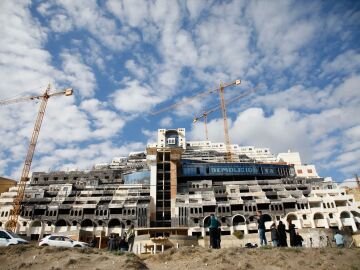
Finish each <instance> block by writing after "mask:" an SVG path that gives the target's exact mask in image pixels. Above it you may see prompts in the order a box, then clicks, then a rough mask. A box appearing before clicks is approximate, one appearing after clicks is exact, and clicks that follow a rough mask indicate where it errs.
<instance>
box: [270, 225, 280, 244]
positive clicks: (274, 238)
mask: <svg viewBox="0 0 360 270" xmlns="http://www.w3.org/2000/svg"><path fill="white" fill-rule="evenodd" d="M270 229H271V241H272V243H273V246H274V247H278V246H279V233H278V231H277V229H276V224H275V223H273V224H272V225H271V227H270Z"/></svg>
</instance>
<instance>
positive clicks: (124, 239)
mask: <svg viewBox="0 0 360 270" xmlns="http://www.w3.org/2000/svg"><path fill="white" fill-rule="evenodd" d="M134 240H135V229H134V225H131V226H130V228H129V229H128V231H127V232H126V233H124V234H123V235H122V236H120V237H118V236H116V235H115V234H111V235H110V236H109V241H108V250H109V251H115V250H120V251H129V252H132V250H133V246H134Z"/></svg>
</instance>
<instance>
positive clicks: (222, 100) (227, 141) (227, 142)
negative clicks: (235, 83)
mask: <svg viewBox="0 0 360 270" xmlns="http://www.w3.org/2000/svg"><path fill="white" fill-rule="evenodd" d="M224 88H225V87H224V86H223V84H222V83H220V88H219V95H220V103H221V112H222V116H223V120H224V136H225V145H226V156H225V160H226V161H228V162H231V161H232V157H231V149H230V147H231V145H230V136H229V127H228V120H227V113H226V104H225V98H224Z"/></svg>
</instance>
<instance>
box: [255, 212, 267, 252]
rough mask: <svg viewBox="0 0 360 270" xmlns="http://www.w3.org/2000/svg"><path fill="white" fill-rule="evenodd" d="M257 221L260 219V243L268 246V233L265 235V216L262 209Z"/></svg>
mask: <svg viewBox="0 0 360 270" xmlns="http://www.w3.org/2000/svg"><path fill="white" fill-rule="evenodd" d="M257 221H258V232H259V238H260V245H261V246H262V245H264V246H266V242H267V241H266V235H265V218H264V216H263V215H262V212H261V211H258V212H257Z"/></svg>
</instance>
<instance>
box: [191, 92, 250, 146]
mask: <svg viewBox="0 0 360 270" xmlns="http://www.w3.org/2000/svg"><path fill="white" fill-rule="evenodd" d="M255 91H256V88H254V89H250V90H249V91H247V92H245V93H242V94H241V95H239V96H236V97H234V98H231V99H228V100H226V101H225V104H226V106H228V105H229V104H231V103H234V102H235V101H238V100H239V99H242V98H244V97H246V96H248V95H250V94H252V93H254V92H255ZM220 108H221V105H219V106H215V107H213V108H211V109H210V110H208V111H205V112H203V114H202V115H200V116H195V117H194V119H193V123H197V122H198V121H199V120H201V119H204V127H205V136H206V140H209V135H208V128H207V117H208V115H209V114H211V113H213V112H215V111H217V110H219V109H220Z"/></svg>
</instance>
